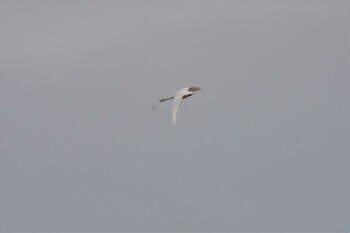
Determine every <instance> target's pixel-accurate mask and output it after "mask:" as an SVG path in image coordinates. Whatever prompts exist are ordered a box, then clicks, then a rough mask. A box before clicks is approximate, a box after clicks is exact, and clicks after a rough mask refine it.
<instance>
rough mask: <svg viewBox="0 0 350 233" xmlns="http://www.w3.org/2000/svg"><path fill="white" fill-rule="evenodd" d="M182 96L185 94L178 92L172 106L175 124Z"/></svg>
mask: <svg viewBox="0 0 350 233" xmlns="http://www.w3.org/2000/svg"><path fill="white" fill-rule="evenodd" d="M182 97H183V94H177V95H175V97H174V100H173V106H172V110H171V115H172V122H173V124H176V115H177V109H178V108H179V105H180V103H181V100H182Z"/></svg>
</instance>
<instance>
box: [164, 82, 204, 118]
mask: <svg viewBox="0 0 350 233" xmlns="http://www.w3.org/2000/svg"><path fill="white" fill-rule="evenodd" d="M200 90H202V89H200V88H199V87H186V88H183V89H181V90H180V91H178V92H176V93H175V96H173V97H169V98H163V99H161V100H159V102H164V101H167V100H171V99H174V100H173V106H172V111H171V115H172V122H173V124H176V115H177V109H178V108H179V105H180V102H181V100H182V99H186V98H187V97H189V96H191V95H193V94H194V93H195V92H196V91H200Z"/></svg>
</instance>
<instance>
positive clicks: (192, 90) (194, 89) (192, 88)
mask: <svg viewBox="0 0 350 233" xmlns="http://www.w3.org/2000/svg"><path fill="white" fill-rule="evenodd" d="M200 90H202V89H200V88H199V87H190V88H188V91H190V92H196V91H200Z"/></svg>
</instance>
